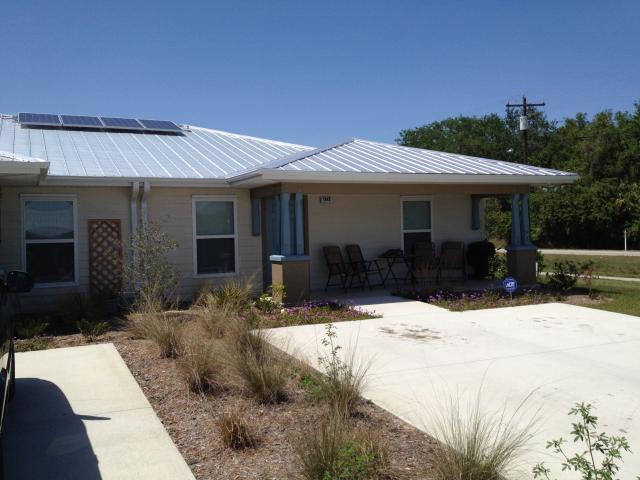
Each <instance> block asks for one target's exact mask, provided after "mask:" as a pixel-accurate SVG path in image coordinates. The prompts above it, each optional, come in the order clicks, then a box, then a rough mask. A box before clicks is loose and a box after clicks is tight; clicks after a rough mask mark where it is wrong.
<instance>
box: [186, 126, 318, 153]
mask: <svg viewBox="0 0 640 480" xmlns="http://www.w3.org/2000/svg"><path fill="white" fill-rule="evenodd" d="M181 125H184V126H185V127H187V128H189V129H197V130H206V131H208V132H211V133H217V134H221V135H227V136H229V137H235V138H245V139H249V140H258V141H260V142H268V143H274V144H277V145H284V146H287V147H297V148H308V149H312V148H313V147H311V146H309V145H301V144H299V143H290V142H283V141H281V140H272V139H270V138H264V137H256V136H254V135H245V134H243V133H234V132H227V131H226V130H217V129H215V128H208V127H199V126H197V125H189V124H181Z"/></svg>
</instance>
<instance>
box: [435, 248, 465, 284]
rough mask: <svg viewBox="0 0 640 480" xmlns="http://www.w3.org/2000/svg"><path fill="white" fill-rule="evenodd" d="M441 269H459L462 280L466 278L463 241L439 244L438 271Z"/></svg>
mask: <svg viewBox="0 0 640 480" xmlns="http://www.w3.org/2000/svg"><path fill="white" fill-rule="evenodd" d="M442 270H459V271H460V274H461V277H462V281H463V282H464V281H465V280H466V279H467V259H466V257H465V255H464V242H442V245H441V246H440V271H442ZM441 275H442V274H441Z"/></svg>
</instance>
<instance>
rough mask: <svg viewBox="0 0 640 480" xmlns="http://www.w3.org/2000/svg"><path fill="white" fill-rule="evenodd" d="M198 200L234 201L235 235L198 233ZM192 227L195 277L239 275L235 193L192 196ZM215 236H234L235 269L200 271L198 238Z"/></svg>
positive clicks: (203, 238)
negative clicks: (227, 270) (215, 271)
mask: <svg viewBox="0 0 640 480" xmlns="http://www.w3.org/2000/svg"><path fill="white" fill-rule="evenodd" d="M197 202H232V203H233V235H198V234H197V225H196V203H197ZM191 227H192V232H193V234H192V237H193V278H223V277H233V276H236V275H238V271H239V268H240V264H239V261H240V258H239V255H238V202H237V198H236V196H235V195H193V196H192V197H191ZM213 238H233V253H234V261H233V266H234V271H233V272H224V273H198V240H205V239H213Z"/></svg>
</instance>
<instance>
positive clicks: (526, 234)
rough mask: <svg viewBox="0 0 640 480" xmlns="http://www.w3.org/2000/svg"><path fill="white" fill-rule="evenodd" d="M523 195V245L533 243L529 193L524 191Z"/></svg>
mask: <svg viewBox="0 0 640 480" xmlns="http://www.w3.org/2000/svg"><path fill="white" fill-rule="evenodd" d="M521 197H522V225H521V229H522V231H521V233H522V245H531V227H530V225H529V194H528V193H524V194H522V195H521Z"/></svg>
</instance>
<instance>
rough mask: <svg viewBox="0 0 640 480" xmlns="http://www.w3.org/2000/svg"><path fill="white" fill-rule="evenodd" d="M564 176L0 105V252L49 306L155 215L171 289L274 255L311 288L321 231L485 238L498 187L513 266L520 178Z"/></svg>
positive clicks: (525, 184) (363, 144) (363, 143)
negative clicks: (505, 205) (509, 210)
mask: <svg viewBox="0 0 640 480" xmlns="http://www.w3.org/2000/svg"><path fill="white" fill-rule="evenodd" d="M575 179H577V176H576V175H575V174H572V173H567V172H562V171H557V170H551V169H546V168H540V167H535V166H530V165H521V164H514V163H508V162H503V161H498V160H491V159H486V158H476V157H470V156H464V155H458V154H451V153H445V152H436V151H429V150H422V149H416V148H408V147H402V146H398V145H390V144H384V143H379V142H373V141H368V140H360V139H349V140H346V141H343V142H340V143H336V144H334V145H329V146H326V147H323V148H312V147H308V146H304V145H296V144H291V143H285V142H279V141H274V140H267V139H262V138H255V137H250V136H246V135H238V134H233V133H227V132H222V131H217V130H212V129H208V128H202V127H195V126H188V125H176V124H174V123H173V122H164V121H152V120H138V119H118V118H111V117H86V116H70V115H47V114H18V115H2V116H0V188H1V198H0V266H1V267H2V268H4V269H5V270H13V269H18V270H26V271H29V272H30V273H31V274H32V276H33V278H34V280H35V288H34V289H33V291H32V292H31V293H30V294H28V296H29V298H31V299H33V301H29V302H23V304H24V305H23V308H24V306H25V305H30V306H32V307H33V306H37V308H41V309H43V308H53V307H54V306H55V305H56V302H59V301H61V300H63V299H65V298H66V297H68V296H70V295H71V294H75V293H78V292H80V293H88V292H90V291H91V289H92V288H94V287H95V288H98V287H99V286H100V285H101V284H102V285H103V286H104V284H105V282H106V283H108V282H109V281H114V279H113V275H112V274H113V272H108V271H106V272H105V269H108V267H106V266H105V265H106V263H105V262H104V258H102V257H104V256H105V255H106V252H110V251H112V250H113V249H114V248H116V249H118V248H120V245H122V246H123V247H122V248H124V249H126V248H127V245H128V244H129V241H130V238H131V234H132V232H133V231H135V230H136V229H138V228H144V226H145V225H148V223H149V222H154V223H156V224H158V225H161V226H162V228H163V229H164V230H165V231H166V233H167V234H168V235H169V236H170V237H171V238H173V239H175V240H176V241H177V242H178V248H177V249H176V250H174V251H173V252H171V253H170V254H169V255H170V261H171V263H172V265H173V266H174V267H175V269H176V271H177V272H178V274H179V277H180V287H179V289H180V291H179V294H180V295H181V297H182V298H186V297H188V296H190V295H192V294H193V293H194V291H195V290H196V289H198V288H199V287H201V286H202V285H203V284H204V283H221V282H224V281H226V280H227V279H229V278H237V279H240V280H243V281H249V282H253V284H254V286H255V288H256V289H260V288H262V287H263V286H264V285H267V284H269V283H270V282H271V280H272V279H271V274H272V270H271V262H272V261H275V262H276V263H278V264H280V263H282V262H286V261H287V259H288V258H291V257H293V259H294V260H297V261H298V262H302V263H303V264H307V265H308V269H309V272H310V274H309V276H310V285H311V288H319V287H324V285H325V282H326V278H327V267H326V265H325V261H324V258H323V253H322V247H323V246H325V245H329V244H334V245H339V246H343V245H345V244H359V245H360V246H361V248H362V250H363V252H364V255H365V257H376V256H378V255H379V254H380V253H382V252H384V251H386V250H389V249H403V250H410V248H411V245H412V244H413V243H415V242H416V241H420V240H430V241H433V242H435V243H436V244H439V243H441V242H443V241H447V240H456V241H463V242H466V243H469V242H473V241H477V240H482V239H484V238H485V234H484V225H483V223H484V219H483V218H482V216H483V213H482V212H483V209H482V208H481V206H482V199H483V198H484V197H487V196H496V195H502V196H509V197H511V199H512V202H513V205H514V207H516V208H513V214H512V215H513V222H512V223H513V225H512V245H511V246H510V249H509V251H510V253H511V254H512V257H513V261H511V260H510V268H511V267H512V270H513V271H514V272H517V273H518V274H519V275H520V276H522V277H523V278H524V277H527V275H529V273H528V272H530V270H531V265H532V263H531V261H530V258H531V252H533V254H534V255H535V247H533V246H531V242H530V240H529V225H528V223H529V221H528V194H529V193H530V191H531V190H532V188H536V187H541V186H547V185H557V184H564V183H570V182H572V181H574V180H575ZM114 245H115V247H114ZM111 253H112V252H111ZM274 255H275V256H277V255H280V256H282V257H284V258H282V257H274ZM523 262H524V263H523ZM294 263H295V262H294ZM101 282H102V283H101Z"/></svg>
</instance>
